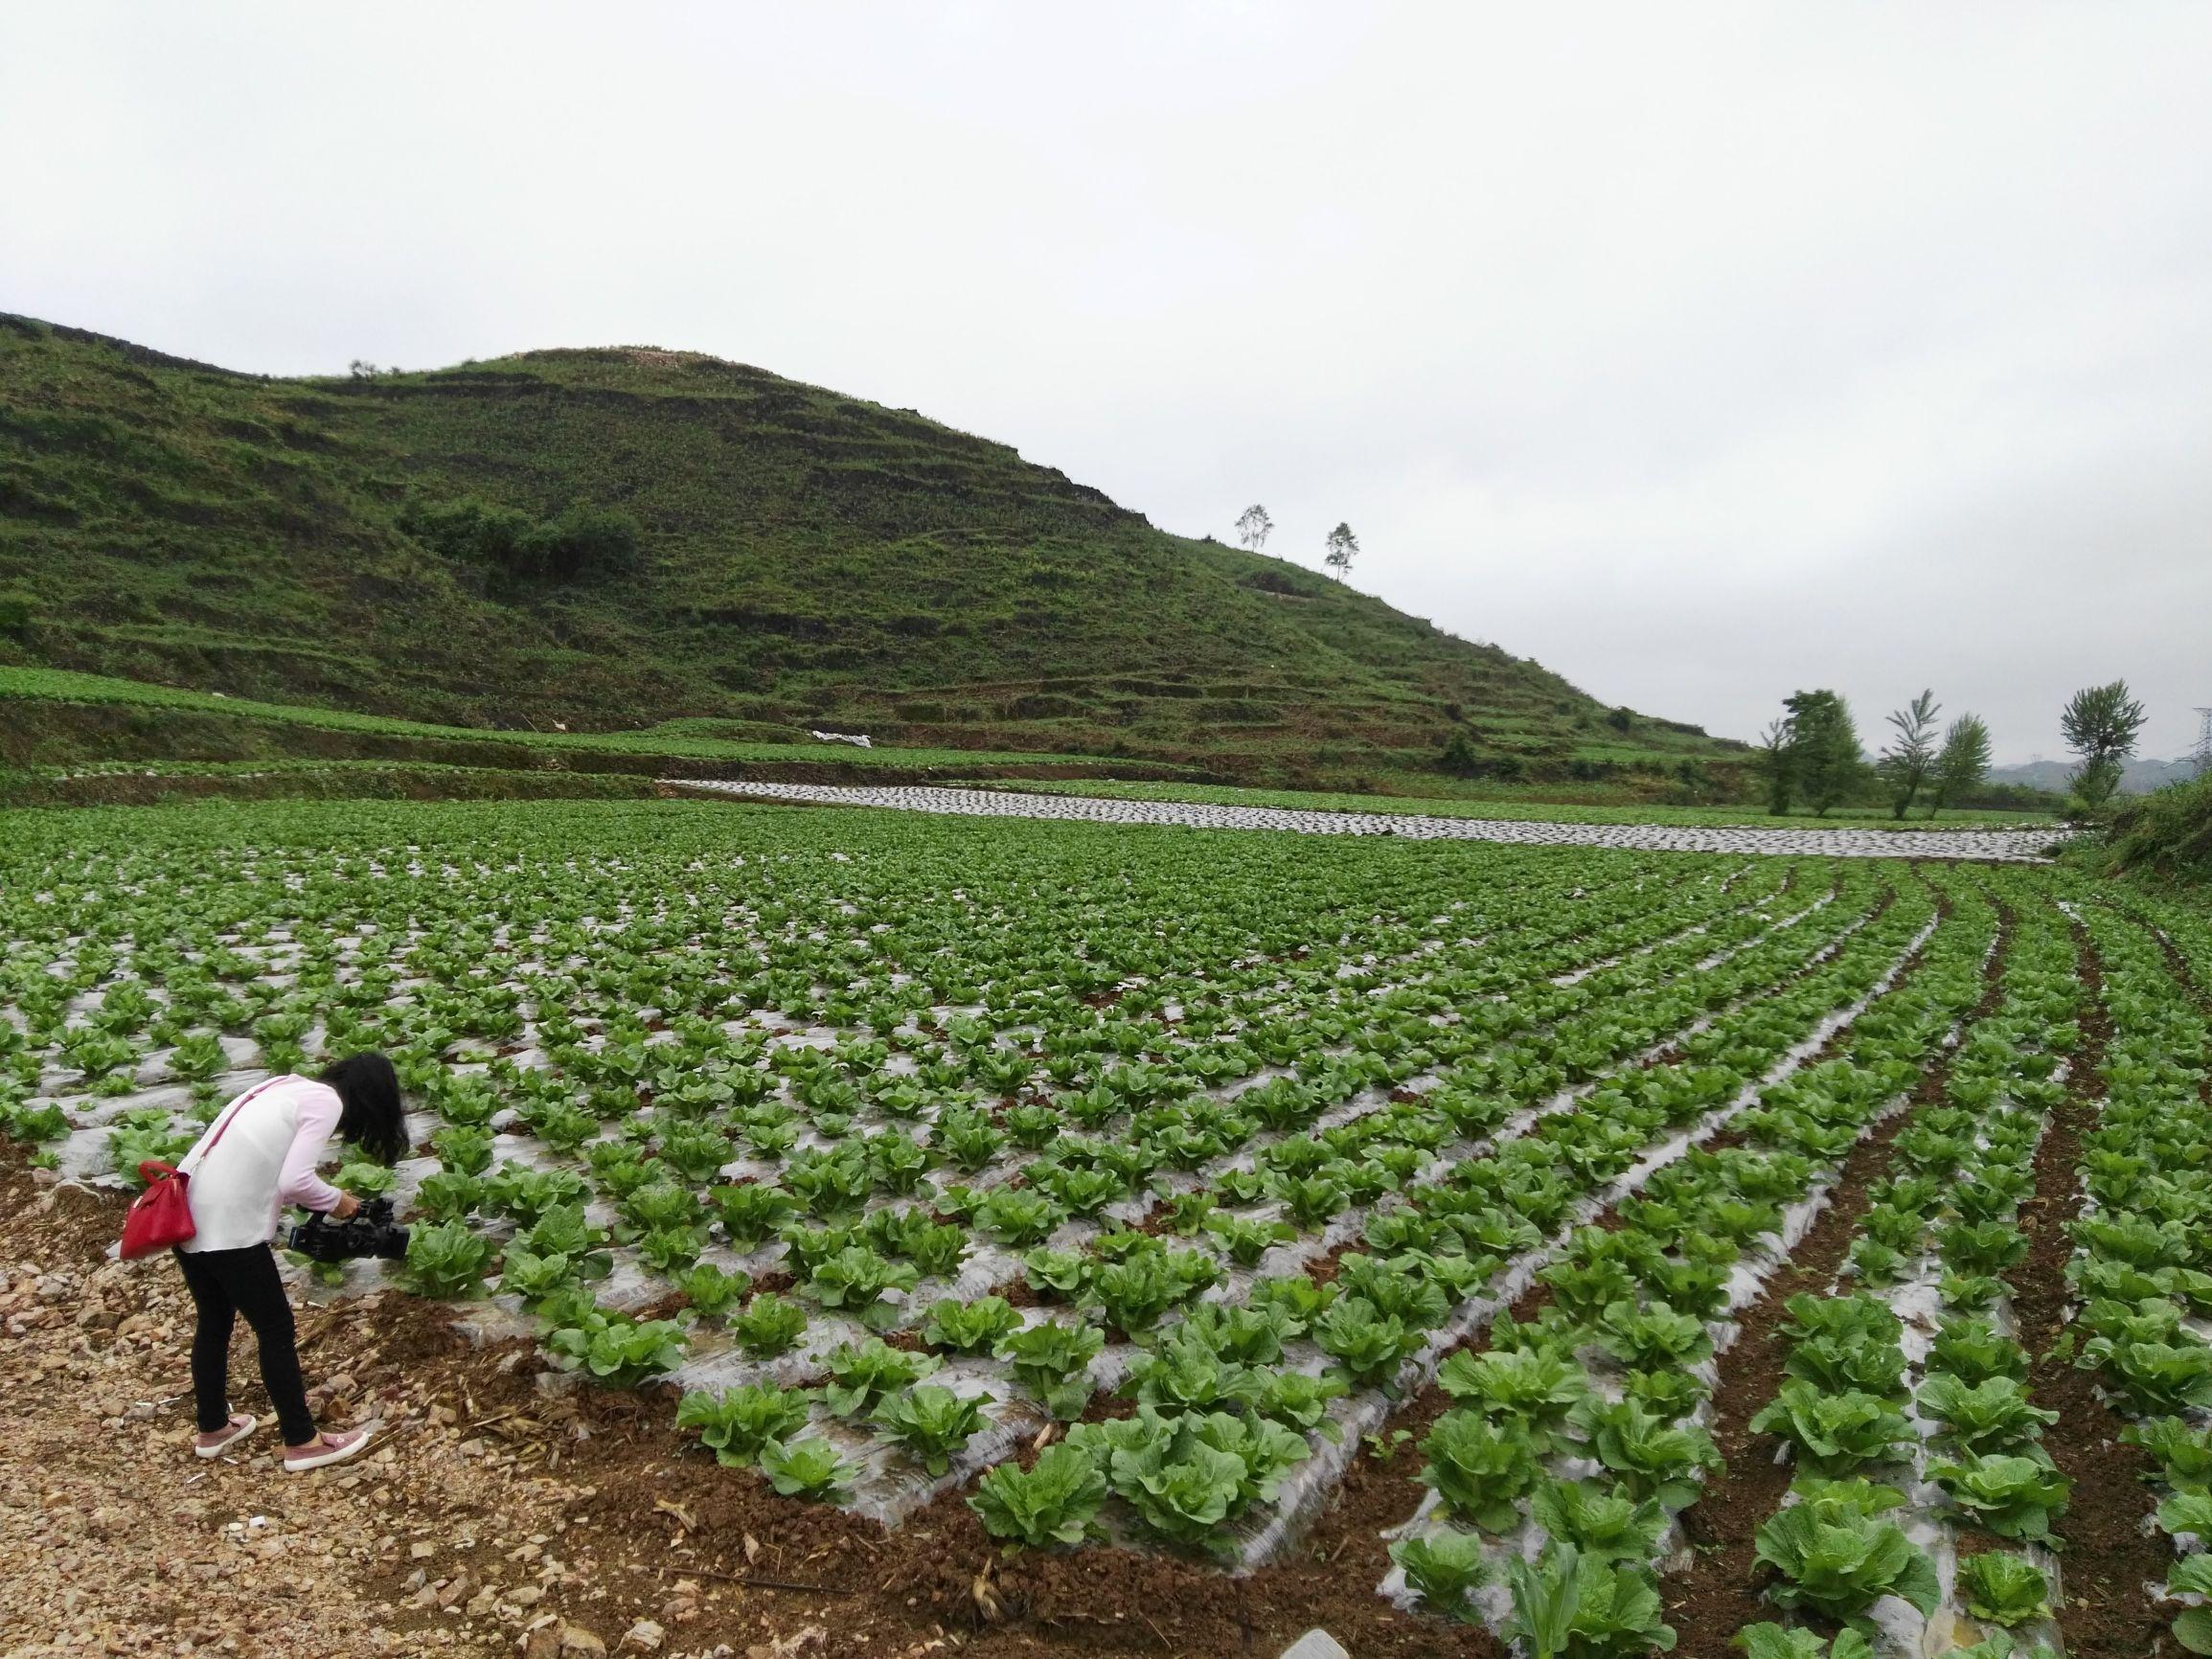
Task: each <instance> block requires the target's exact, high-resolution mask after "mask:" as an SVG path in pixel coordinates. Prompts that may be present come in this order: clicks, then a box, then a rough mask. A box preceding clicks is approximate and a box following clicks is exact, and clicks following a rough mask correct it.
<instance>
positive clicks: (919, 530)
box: [0, 316, 1740, 782]
mask: <svg viewBox="0 0 2212 1659" xmlns="http://www.w3.org/2000/svg"><path fill="white" fill-rule="evenodd" d="M470 504H481V505H482V506H483V507H484V508H486V509H487V510H489V511H492V512H493V513H495V514H508V515H513V516H512V517H511V518H509V519H505V520H502V522H503V523H506V524H508V525H509V526H510V528H512V527H513V526H523V527H539V528H542V527H545V526H547V525H565V524H569V523H571V521H572V519H573V515H575V514H577V513H585V514H598V515H602V516H601V517H599V518H596V519H592V520H591V522H592V523H595V524H598V525H600V526H601V527H602V528H604V524H605V523H606V520H605V519H604V515H605V514H615V515H619V519H618V520H617V521H616V522H617V530H618V532H619V529H620V523H621V522H622V521H627V523H628V524H629V525H633V526H634V531H635V534H634V540H633V541H632V542H630V543H629V544H628V546H627V551H626V549H625V547H624V546H621V545H613V544H620V543H622V542H623V541H624V537H623V535H622V534H614V535H613V536H612V538H611V543H609V544H606V545H612V546H613V551H612V552H611V553H607V554H606V557H600V553H601V552H604V551H605V547H604V546H603V544H602V543H600V542H594V543H592V546H593V548H594V549H595V550H598V551H595V552H594V554H593V556H592V557H591V558H590V559H588V560H585V561H584V563H583V565H582V568H581V569H580V570H578V571H577V572H575V573H574V574H570V575H566V576H551V575H522V576H517V575H515V574H513V568H512V567H511V566H509V565H507V564H503V563H501V562H500V559H499V557H497V556H486V555H485V554H484V553H483V549H482V547H481V546H480V545H479V544H478V543H477V542H474V541H466V542H465V541H463V540H457V539H456V534H455V533H453V532H452V530H451V525H452V522H453V519H452V515H453V514H454V513H455V511H457V510H459V511H466V510H467V509H468V508H469V506H470ZM564 514H565V515H570V517H568V518H564V516H563V515H564ZM457 547H459V548H460V551H455V549H456V548H457ZM580 557H581V556H580ZM5 663H16V664H20V665H24V666H34V667H45V668H59V669H73V670H84V671H90V672H96V673H103V674H111V675H119V676H123V677H126V678H133V679H140V680H147V681H154V682H160V683H163V684H168V685H173V686H183V687H189V688H191V689H194V690H197V691H205V692H222V693H227V694H229V695H232V696H239V695H248V696H254V697H259V698H263V699H266V700H269V701H273V702H306V703H315V704H322V705H326V706H331V707H336V708H344V709H351V710H355V711H361V712H367V713H374V714H379V715H388V716H405V717H410V718H416V719H424V720H435V721H442V722H449V723H457V724H466V725H497V724H509V725H520V724H523V723H525V722H527V723H528V724H531V725H535V726H537V727H540V728H549V727H550V726H551V725H552V724H553V723H554V722H556V721H559V722H561V723H563V724H565V725H566V726H568V727H569V728H570V729H571V730H575V731H607V730H611V729H615V728H621V727H634V726H639V725H645V724H650V723H654V722H658V721H662V720H667V719H671V718H679V717H713V718H716V719H719V720H727V721H732V722H739V723H740V724H739V725H737V726H734V727H733V728H732V729H731V730H729V731H727V732H725V733H723V734H721V735H724V736H729V737H749V738H769V739H773V738H777V737H786V738H789V737H797V736H800V735H803V732H804V731H805V730H806V729H808V728H813V727H821V728H836V729H848V730H855V729H856V730H864V731H867V732H869V733H870V734H872V735H873V736H875V737H876V738H877V739H878V740H880V741H890V742H895V743H900V744H903V745H906V746H913V747H953V748H981V749H997V750H1019V751H1025V752H1034V751H1038V750H1044V751H1049V752H1053V753H1091V754H1108V753H1111V754H1119V755H1128V756H1133V757H1141V758H1150V759H1153V760H1165V761H1186V760H1191V759H1194V758H1196V759H1202V760H1205V761H1209V762H1212V763H1214V765H1215V769H1217V770H1220V771H1223V772H1225V773H1230V774H1234V775H1243V776H1252V777H1263V776H1265V777H1284V778H1291V777H1307V778H1313V777H1323V776H1338V777H1350V776H1356V775H1360V774H1362V773H1364V774H1366V775H1371V776H1386V775H1387V774H1388V773H1389V772H1390V771H1391V770H1392V769H1394V768H1411V769H1416V770H1423V771H1429V772H1430V775H1431V776H1432V777H1433V776H1434V773H1433V771H1432V768H1433V766H1434V764H1435V762H1436V761H1437V758H1438V756H1439V754H1440V752H1441V751H1442V749H1443V747H1444V745H1445V743H1446V742H1447V741H1448V739H1449V738H1450V737H1452V736H1453V735H1455V734H1465V735H1466V737H1467V738H1468V739H1469V744H1470V746H1469V748H1468V749H1467V750H1466V751H1465V754H1466V755H1467V756H1468V757H1469V758H1470V761H1471V767H1472V769H1476V770H1485V769H1487V770H1489V771H1492V772H1494V773H1497V774H1501V775H1519V774H1525V773H1527V772H1529V771H1530V770H1531V769H1533V770H1535V771H1537V772H1539V773H1549V774H1554V775H1562V776H1563V775H1566V774H1567V773H1569V772H1570V771H1571V772H1572V773H1574V775H1576V776H1577V777H1579V778H1582V779H1583V780H1584V781H1585V782H1587V781H1590V780H1593V779H1598V780H1602V779H1604V778H1606V777H1607V776H1608V775H1612V774H1617V773H1621V772H1623V771H1624V770H1627V769H1633V768H1642V771H1641V772H1640V773H1639V774H1638V775H1639V776H1644V777H1653V776H1656V775H1658V774H1661V773H1664V774H1666V775H1668V776H1670V777H1671V776H1673V774H1674V773H1675V771H1676V769H1677V768H1678V767H1679V766H1680V764H1681V763H1682V762H1683V761H1699V762H1711V763H1715V764H1718V765H1721V766H1722V767H1723V768H1725V767H1726V766H1727V765H1729V764H1732V763H1733V761H1732V757H1737V756H1739V755H1740V751H1737V750H1736V749H1734V748H1733V747H1727V746H1722V745H1720V744H1717V743H1715V742H1713V741H1712V740H1710V739H1706V738H1704V737H1703V736H1702V735H1701V734H1699V733H1697V732H1695V731H1694V730H1692V729H1689V728H1684V727H1680V726H1676V725H1671V724H1669V723H1667V722H1664V721H1659V720H1654V719H1651V718H1646V717H1643V716H1630V715H1628V714H1627V713H1626V712H1611V711H1608V710H1606V709H1604V708H1602V707H1601V706H1599V705H1598V704H1596V703H1595V702H1593V701H1592V700H1591V699H1590V698H1588V697H1587V696H1585V695H1584V694H1583V693H1581V692H1579V691H1578V690H1576V689H1575V688H1574V687H1572V686H1570V685H1568V684H1567V683H1566V682H1564V681H1563V680H1562V679H1560V678H1559V677H1558V676H1557V675H1555V674H1552V673H1550V672H1548V671H1546V670H1543V669H1542V668H1540V667H1539V666H1538V665H1536V664H1534V663H1531V662H1527V661H1524V660H1522V659H1519V658H1516V657H1514V656H1512V655H1511V654H1509V653H1508V652H1506V651H1504V650H1502V649H1499V648H1495V647H1492V646H1478V645H1474V644H1471V643H1469V642H1467V641H1463V640H1459V639H1456V638H1453V637H1452V636H1450V635H1448V634H1446V633H1443V632H1441V631H1440V630H1438V629H1436V628H1434V627H1432V626H1430V625H1428V624H1426V623H1424V622H1420V621H1418V620H1416V619H1414V618H1411V617H1407V616H1404V615H1402V614H1401V613H1399V612H1397V611H1395V610H1392V609H1391V608H1390V607H1389V606H1387V605H1385V604H1382V603H1381V602H1379V601H1376V600H1373V599H1370V598H1367V597H1365V596H1363V595H1361V594H1359V593H1357V592H1354V591H1352V590H1350V589H1349V588H1346V587H1344V586H1342V585H1340V584H1338V583H1335V582H1333V581H1329V580H1324V579H1323V578H1320V577H1318V576H1315V575H1313V574H1311V572H1307V571H1304V570H1301V569H1299V568H1297V567H1294V566H1291V565H1288V564H1286V563H1284V562H1282V561H1281V560H1278V559H1272V558H1264V557H1254V556H1251V555H1247V554H1245V553H1243V552H1240V551H1236V550H1233V549H1229V548H1226V547H1222V546H1219V545H1217V544H1214V543H1212V542H1210V541H1203V540H1199V541H1194V540H1190V539H1187V538H1184V537H1180V536H1174V535H1170V534H1164V533H1163V532H1161V531H1158V530H1156V529H1154V528H1153V527H1152V525H1150V524H1149V523H1147V522H1146V520H1145V519H1144V518H1143V517H1142V516H1141V515H1139V514H1138V513H1135V512H1132V511H1128V510H1126V509H1124V508H1121V507H1118V506H1116V505H1115V504H1114V503H1113V502H1111V501H1108V500H1107V499H1106V497H1105V496H1103V495H1102V494H1100V493H1099V492H1098V491H1097V490H1095V489H1087V488H1085V487H1083V486H1082V485H1080V484H1077V483H1075V482H1073V481H1071V480H1069V479H1068V478H1066V477H1064V476H1063V475H1062V474H1060V472H1058V471H1056V470H1054V469H1052V468H1050V467H1047V466H1038V465H1036V464H1033V463H1031V462H1027V461H1024V460H1023V459H1022V458H1021V457H1020V456H1019V455H1018V454H1016V453H1015V451H1014V450H1013V449H1012V448H1010V447H1008V446H1007V445H1005V444H1002V443H992V442H991V441H989V440H987V439H983V438H977V437H973V436H970V435H969V434H967V433H963V432H957V431H954V430H952V429H951V428H949V427H946V426H943V425H940V424H938V423H937V422H935V421H932V420H927V419H925V418H924V417H923V416H920V415H918V414H915V413H913V412H911V411H905V410H894V409H886V408H882V407H879V406H878V405H875V404H871V403H866V402H862V401H859V400H856V399H854V398H845V397H842V396H840V395H838V394H836V393H834V392H830V391H825V390H822V389H820V388H816V387H810V386H804V385H800V384H797V383H796V382H793V381H789V380H786V379H783V378H780V377H779V376H777V375H771V374H768V373H766V372H765V371H763V370H760V369H753V368H747V367H744V366H742V365H740V364H735V363H728V362H722V361H719V360H718V359H715V358H711V357H706V356H701V355H698V354H696V353H688V352H662V351H651V350H641V349H617V350H599V351H552V352H528V353H524V354H522V355H519V356H514V357H507V358H501V359H497V360H495V361H490V362H481V363H469V364H465V365H462V366H460V367H457V368H452V369H444V370H438V371H434V372H429V373H423V374H401V375H375V376H373V377H368V378H358V379H349V378H326V379H265V378H260V377H256V376H252V375H239V374H234V373H231V372H229V371H227V370H223V369H218V368H214V367H210V366H208V365H205V364H197V363H191V362H186V361H183V360H181V359H177V358H173V357H169V356H165V355H163V354H161V353H159V352H150V351H147V350H144V349H142V348H140V347H136V346H131V345H127V344H125V343H124V342H121V341H117V340H112V339H107V338H104V337H103V336H99V335H95V334H90V333H86V332H84V331H82V330H73V329H66V328H61V327H57V326H53V325H49V324H45V323H40V322H36V321H33V320H30V319H26V318H21V317H5V316H0V664H5ZM1463 769H1468V768H1463Z"/></svg>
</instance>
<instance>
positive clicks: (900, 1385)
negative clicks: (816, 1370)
mask: <svg viewBox="0 0 2212 1659" xmlns="http://www.w3.org/2000/svg"><path fill="white" fill-rule="evenodd" d="M938 1363H939V1362H938V1361H937V1360H936V1359H934V1358H932V1357H931V1356H930V1355H928V1354H926V1353H907V1352H902V1351H901V1350H899V1349H896V1348H893V1347H892V1346H891V1345H890V1344H889V1343H887V1342H885V1341H884V1340H883V1339H882V1338H881V1337H878V1336H871V1337H869V1338H868V1339H867V1340H866V1341H865V1342H862V1343H859V1344H858V1345H855V1344H853V1343H850V1342H840V1343H839V1344H838V1345H837V1346H836V1347H835V1348H833V1349H832V1350H831V1351H830V1353H829V1355H828V1357H827V1358H825V1359H824V1360H823V1364H824V1365H826V1366H827V1367H829V1371H830V1380H829V1382H827V1383H825V1384H824V1385H823V1388H822V1399H823V1403H825V1404H826V1405H828V1406H829V1408H830V1409H831V1410H832V1411H833V1412H835V1413H836V1414H837V1415H838V1416H839V1417H859V1416H862V1415H864V1414H866V1413H868V1412H870V1411H873V1410H874V1409H875V1408H876V1406H877V1404H878V1402H879V1401H881V1400H882V1399H884V1398H886V1397H887V1396H891V1395H896V1394H899V1393H901V1392H902V1391H904V1390H906V1389H909V1388H912V1387H913V1386H914V1385H915V1384H916V1383H917V1382H919V1381H921V1380H922V1378H924V1376H927V1375H929V1374H930V1373H931V1372H933V1371H935V1370H936V1369H937V1368H938Z"/></svg>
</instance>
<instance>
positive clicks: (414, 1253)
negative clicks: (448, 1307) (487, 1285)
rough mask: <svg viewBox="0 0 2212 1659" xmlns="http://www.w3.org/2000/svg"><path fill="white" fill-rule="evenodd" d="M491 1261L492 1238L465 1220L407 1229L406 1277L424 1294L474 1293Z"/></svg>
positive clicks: (478, 1288)
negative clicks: (471, 1230) (472, 1229)
mask: <svg viewBox="0 0 2212 1659" xmlns="http://www.w3.org/2000/svg"><path fill="white" fill-rule="evenodd" d="M490 1262H491V1240H490V1239H486V1238H483V1237H482V1236H480V1235H479V1234H476V1233H472V1232H470V1231H469V1230H468V1226H467V1223H466V1222H462V1221H440V1222H436V1223H433V1224H431V1225H428V1226H415V1227H411V1228H409V1229H408V1230H407V1277H408V1279H409V1281H410V1282H412V1283H413V1284H414V1286H415V1288H416V1289H418V1290H420V1291H421V1292H422V1294H423V1295H425V1296H442V1297H451V1296H473V1295H475V1294H476V1292H477V1291H479V1290H480V1289H482V1288H483V1284H484V1270H485V1269H486V1268H487V1267H488V1266H490Z"/></svg>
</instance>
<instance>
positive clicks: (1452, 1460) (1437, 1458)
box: [1417, 1408, 1542, 1533]
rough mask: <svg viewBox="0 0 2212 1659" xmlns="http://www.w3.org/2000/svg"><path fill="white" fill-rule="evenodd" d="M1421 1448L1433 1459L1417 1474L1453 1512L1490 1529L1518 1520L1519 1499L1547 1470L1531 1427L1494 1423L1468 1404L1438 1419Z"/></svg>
mask: <svg viewBox="0 0 2212 1659" xmlns="http://www.w3.org/2000/svg"><path fill="white" fill-rule="evenodd" d="M1421 1449H1422V1451H1423V1453H1424V1454H1425V1456H1426V1457H1427V1460H1428V1462H1427V1464H1426V1466H1425V1467H1424V1468H1423V1469H1422V1471H1421V1473H1420V1475H1419V1476H1418V1477H1417V1478H1418V1479H1419V1480H1420V1481H1421V1484H1422V1485H1423V1486H1425V1487H1429V1488H1431V1489H1434V1490H1435V1492H1436V1495H1437V1496H1438V1497H1440V1498H1442V1499H1443V1500H1444V1503H1445V1507H1446V1508H1447V1509H1448V1510H1449V1511H1450V1512H1451V1513H1453V1514H1454V1515H1458V1516H1461V1517H1463V1518H1464V1519H1467V1520H1470V1521H1472V1522H1473V1523H1474V1524H1475V1525H1476V1526H1478V1527H1481V1528H1482V1529H1483V1530H1484V1531H1485V1532H1492V1533H1502V1532H1506V1531H1509V1530H1511V1529H1512V1528H1513V1527H1514V1526H1515V1525H1516V1524H1517V1523H1518V1521H1519V1518H1520V1516H1519V1511H1518V1510H1517V1509H1516V1500H1517V1499H1519V1498H1520V1497H1522V1496H1523V1495H1525V1494H1526V1493H1527V1492H1528V1491H1529V1489H1531V1488H1532V1487H1534V1486H1535V1485H1536V1483H1537V1481H1538V1479H1539V1477H1540V1475H1541V1473H1542V1469H1541V1466H1540V1465H1539V1463H1538V1461H1537V1449H1536V1446H1535V1444H1534V1443H1533V1442H1531V1440H1530V1439H1529V1434H1528V1430H1527V1429H1526V1428H1524V1427H1522V1426H1521V1425H1519V1424H1518V1423H1514V1422H1507V1423H1494V1422H1492V1421H1491V1420H1488V1419H1487V1418H1485V1417H1483V1416H1482V1415H1481V1414H1480V1413H1479V1412H1474V1411H1469V1410H1466V1409H1464V1408H1463V1409H1458V1410H1453V1411H1448V1412H1446V1413H1445V1414H1444V1415H1443V1416H1442V1417H1440V1418H1438V1419H1437V1420H1436V1422H1435V1423H1434V1425H1433V1426H1432V1427H1431V1428H1430V1429H1429V1431H1428V1434H1427V1437H1426V1438H1425V1439H1424V1440H1423V1441H1422V1443H1421Z"/></svg>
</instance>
